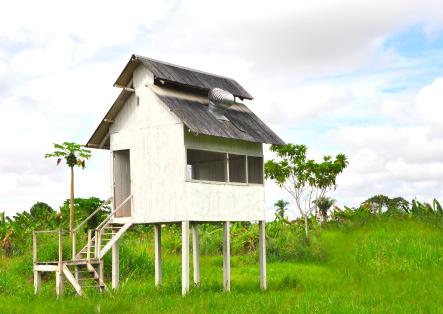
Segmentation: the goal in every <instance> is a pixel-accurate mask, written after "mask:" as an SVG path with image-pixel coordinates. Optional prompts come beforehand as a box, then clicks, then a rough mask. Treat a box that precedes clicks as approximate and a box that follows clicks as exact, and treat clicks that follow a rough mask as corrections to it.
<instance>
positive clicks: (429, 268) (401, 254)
mask: <svg viewBox="0 0 443 314" xmlns="http://www.w3.org/2000/svg"><path fill="white" fill-rule="evenodd" d="M312 227H313V229H314V232H313V233H312V238H311V239H310V240H309V241H306V240H305V239H304V238H303V236H302V230H301V231H300V230H299V229H298V227H297V226H284V225H280V224H278V223H270V224H268V226H267V244H268V261H269V263H268V274H267V275H268V276H267V277H268V290H267V291H265V292H262V291H260V290H259V269H258V264H257V263H258V257H257V252H256V250H255V247H256V240H257V234H258V229H257V226H256V225H254V224H252V225H247V226H237V227H233V228H232V229H233V230H232V241H233V243H232V251H233V253H234V256H233V257H232V260H231V272H232V273H231V278H232V283H231V287H232V291H231V292H230V293H224V292H223V291H222V278H223V274H222V269H223V267H222V263H223V262H222V257H221V245H222V238H221V237H222V231H221V226H206V227H202V228H201V229H200V232H201V252H204V256H203V257H202V260H201V264H202V265H201V272H202V274H201V276H202V281H201V286H200V287H198V288H192V289H191V292H190V294H189V295H188V296H187V297H184V298H183V297H182V296H181V288H180V282H181V258H180V255H179V253H180V250H181V241H180V228H179V227H178V226H177V227H167V228H164V229H163V248H164V254H163V258H164V260H163V270H164V285H163V287H162V288H161V289H156V288H155V287H154V260H153V257H154V254H153V235H152V230H151V229H150V228H146V227H139V228H136V229H135V230H134V231H132V232H130V233H129V234H127V235H125V237H124V238H123V240H122V241H121V253H120V263H121V264H120V265H121V268H120V270H121V287H120V289H119V290H117V291H115V292H111V293H104V294H102V295H100V294H96V293H90V294H89V295H88V296H87V297H84V298H79V297H76V296H75V295H74V292H73V291H72V289H71V288H69V287H68V284H66V293H65V296H64V297H63V298H62V299H61V300H56V299H55V293H54V278H53V277H52V276H51V275H48V276H45V278H44V282H43V289H42V293H41V294H40V295H38V296H34V295H33V288H32V263H31V256H30V254H26V255H23V256H19V257H13V258H1V259H0V312H1V313H23V312H26V313H33V312H36V313H42V312H46V313H48V312H51V311H52V312H64V313H80V312H81V313H94V312H103V313H111V312H114V313H117V312H118V313H125V312H128V313H147V312H180V313H195V312H199V313H200V312H203V313H206V312H217V313H233V312H235V313H256V312H266V313H281V312H306V313H439V312H440V313H441V312H442V309H443V298H441V296H442V295H443V237H442V234H443V233H442V231H443V222H442V220H441V218H438V217H437V218H436V217H429V218H425V217H423V218H402V219H398V218H397V217H395V218H393V217H369V218H365V219H356V220H354V221H349V222H347V223H346V224H337V225H334V224H330V225H326V226H322V227H320V226H312ZM205 228H206V229H205ZM105 263H106V270H107V273H108V277H107V280H108V281H109V266H110V260H109V256H107V257H106V260H105ZM191 274H192V272H191Z"/></svg>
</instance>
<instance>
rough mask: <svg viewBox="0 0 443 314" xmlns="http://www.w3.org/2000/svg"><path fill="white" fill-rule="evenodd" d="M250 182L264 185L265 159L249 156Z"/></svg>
mask: <svg viewBox="0 0 443 314" xmlns="http://www.w3.org/2000/svg"><path fill="white" fill-rule="evenodd" d="M248 182H249V183H257V184H263V157H254V156H248Z"/></svg>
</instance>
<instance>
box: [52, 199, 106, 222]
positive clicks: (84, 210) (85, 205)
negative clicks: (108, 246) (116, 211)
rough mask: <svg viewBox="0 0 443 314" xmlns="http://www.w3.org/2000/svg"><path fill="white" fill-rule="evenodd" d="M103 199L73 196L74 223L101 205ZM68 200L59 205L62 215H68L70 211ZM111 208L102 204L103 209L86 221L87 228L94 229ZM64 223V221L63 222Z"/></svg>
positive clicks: (83, 218)
mask: <svg viewBox="0 0 443 314" xmlns="http://www.w3.org/2000/svg"><path fill="white" fill-rule="evenodd" d="M103 202H104V201H103V200H101V199H99V198H98V197H89V198H77V197H76V198H75V199H74V211H75V219H74V222H75V224H79V223H81V222H82V221H83V220H85V219H86V218H87V217H88V216H89V215H90V214H92V212H93V211H95V210H96V209H97V208H98V207H100V205H102V203H103ZM70 203H71V202H70V200H69V199H68V200H66V201H65V202H64V203H63V205H62V206H61V207H60V213H61V215H62V217H68V214H69V212H70ZM110 211H111V208H110V206H109V204H108V205H106V206H103V210H100V211H99V212H98V213H97V214H96V215H94V216H92V217H91V219H90V220H89V221H88V222H87V224H86V226H85V227H86V228H87V229H94V228H95V227H97V226H98V224H99V223H100V222H102V221H103V220H104V219H105V218H106V217H107V216H108V215H109V213H110ZM64 223H66V222H64Z"/></svg>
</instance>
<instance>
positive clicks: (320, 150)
mask: <svg viewBox="0 0 443 314" xmlns="http://www.w3.org/2000/svg"><path fill="white" fill-rule="evenodd" d="M24 5H26V6H27V7H28V10H26V11H23V10H22V7H23V6H24ZM103 5H104V4H103V3H100V1H97V2H93V3H90V2H86V1H84V3H83V1H78V2H76V3H72V2H69V3H68V2H66V3H64V2H62V1H60V2H57V3H56V4H54V3H51V1H46V0H42V1H40V2H39V3H28V2H25V1H23V3H22V1H21V0H19V1H15V2H14V3H9V4H8V6H6V7H5V8H4V9H2V11H1V12H0V96H1V98H0V99H1V100H0V105H1V108H2V109H3V112H4V114H3V115H2V123H1V124H0V132H1V134H3V136H2V143H3V145H2V154H0V210H1V211H3V210H4V211H6V212H7V213H8V214H12V213H14V212H16V211H21V210H27V209H29V208H30V207H31V205H32V204H33V203H34V202H35V201H37V200H38V201H45V202H48V203H49V204H50V205H52V206H54V207H55V208H57V207H58V206H59V205H60V204H61V203H62V201H63V199H65V198H66V197H67V194H68V193H67V192H68V191H69V182H68V172H67V170H66V169H64V168H63V167H56V166H55V165H54V163H53V162H52V161H49V160H44V159H42V156H43V155H44V153H45V152H47V151H49V150H50V149H51V143H53V142H60V141H65V140H71V141H76V142H81V143H84V142H86V140H87V139H88V138H89V135H90V134H91V133H92V132H93V130H94V129H95V127H96V126H97V123H98V121H100V119H101V118H102V117H103V115H104V113H105V112H106V111H107V110H108V108H109V106H110V105H111V104H112V102H113V100H114V99H115V97H116V95H117V93H118V90H117V89H115V88H113V87H112V85H113V83H114V81H115V79H116V77H117V76H118V74H119V73H120V71H121V70H122V68H123V67H124V65H125V64H126V62H127V60H128V59H129V57H130V55H131V54H132V53H137V54H141V55H146V56H150V57H153V58H157V59H160V60H165V61H169V62H172V63H176V64H181V65H184V66H188V67H194V68H197V69H201V70H205V71H208V72H213V73H218V74H221V75H226V76H231V77H234V78H235V79H236V80H237V81H239V82H240V83H241V84H242V85H243V86H244V87H245V88H246V89H247V90H248V91H249V92H250V93H251V94H252V95H253V96H254V101H252V102H249V103H248V105H249V106H250V107H251V108H252V109H253V110H254V111H255V112H256V113H257V114H258V115H259V116H260V117H261V118H262V119H263V120H264V121H265V122H267V123H268V124H269V125H271V126H272V128H274V129H275V130H276V131H277V132H278V133H279V134H280V135H281V136H282V137H283V138H284V139H285V140H286V141H287V142H294V143H303V144H306V145H307V146H308V147H309V153H310V155H311V157H315V158H320V157H321V156H322V155H324V154H333V155H334V154H337V153H345V154H346V155H348V157H349V159H350V166H349V168H348V169H347V170H346V171H345V173H344V174H343V175H342V176H341V177H340V179H339V186H338V189H337V191H335V192H333V193H332V194H331V195H332V196H333V197H334V198H335V199H337V203H338V204H339V205H343V204H347V205H351V206H352V205H358V204H359V203H360V202H361V201H363V200H364V199H366V198H368V197H370V196H371V195H373V194H378V193H383V194H387V195H390V196H403V197H406V198H413V197H417V198H420V199H424V200H428V201H429V200H431V199H432V198H434V197H436V198H440V199H443V183H442V182H443V159H442V158H441V156H443V126H442V125H443V123H441V122H442V118H441V117H442V116H443V109H442V106H441V102H442V101H441V100H442V99H443V74H442V71H443V5H442V4H441V3H440V2H439V1H434V0H429V1H418V0H401V1H400V0H391V1H371V2H367V1H359V0H356V1H338V0H337V1H335V0H334V1H326V0H319V1H315V2H306V1H281V2H280V3H279V5H278V6H277V5H274V4H270V3H265V2H263V3H262V2H256V1H255V2H248V1H245V2H236V1H230V0H229V1H225V2H224V3H223V5H222V6H219V7H218V9H217V12H216V13H214V11H213V8H212V7H211V6H210V5H208V3H207V2H205V1H197V0H192V1H186V2H184V1H178V0H177V1H175V0H174V1H155V2H154V1H136V0H134V1H133V0H131V1H128V2H127V3H125V6H122V5H121V2H117V1H107V2H106V4H105V6H106V14H104V13H103V11H102V9H103V7H104V6H103ZM85 7H87V8H88V9H87V10H85V9H84V8H85ZM134 8H137V9H136V10H134ZM233 8H235V9H233ZM54 25H57V27H54ZM266 156H267V157H270V155H268V154H267V155H266ZM108 170H109V153H108V152H103V151H97V152H94V157H93V159H92V160H91V162H90V163H89V166H88V168H87V170H85V171H80V172H79V173H78V175H77V179H78V181H77V186H76V189H77V195H78V196H81V197H87V196H91V195H98V196H100V197H102V198H107V197H108V196H109V194H110V188H109V173H108V172H109V171H108ZM279 198H284V199H287V200H288V201H291V199H290V197H289V196H288V195H287V194H286V193H285V192H284V191H282V190H280V189H279V188H277V187H276V186H275V185H273V184H272V183H270V182H268V183H267V184H266V199H267V208H268V213H269V217H270V218H272V205H273V203H274V202H275V201H276V200H277V199H279Z"/></svg>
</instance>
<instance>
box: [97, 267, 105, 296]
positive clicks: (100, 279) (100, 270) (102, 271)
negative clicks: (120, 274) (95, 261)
mask: <svg viewBox="0 0 443 314" xmlns="http://www.w3.org/2000/svg"><path fill="white" fill-rule="evenodd" d="M104 266H105V263H104V261H103V260H101V261H100V264H99V266H98V282H99V284H100V291H103V289H104V287H102V286H101V284H102V282H105V267H104Z"/></svg>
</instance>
